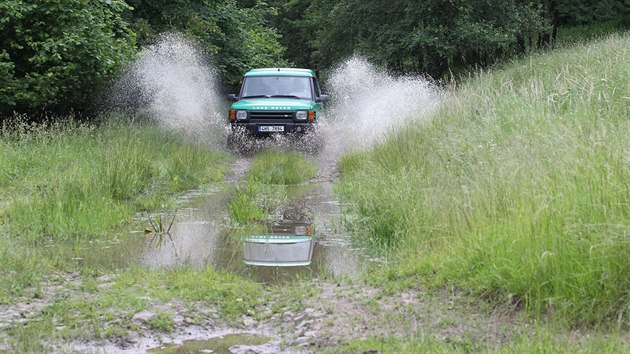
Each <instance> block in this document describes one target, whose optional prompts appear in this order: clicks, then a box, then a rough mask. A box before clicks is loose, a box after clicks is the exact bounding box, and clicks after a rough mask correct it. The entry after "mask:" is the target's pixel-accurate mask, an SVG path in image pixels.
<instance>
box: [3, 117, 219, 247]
mask: <svg viewBox="0 0 630 354" xmlns="http://www.w3.org/2000/svg"><path fill="white" fill-rule="evenodd" d="M0 149H1V150H2V159H1V160H0V167H1V172H0V195H1V196H2V200H3V203H2V204H0V221H2V222H3V223H4V227H5V228H7V229H8V230H11V234H13V235H15V236H16V237H21V238H26V239H30V240H37V239H39V240H41V239H42V238H47V237H50V238H70V237H72V236H77V237H85V236H88V237H89V236H95V235H101V234H103V233H104V232H106V231H107V230H109V229H110V228H111V227H112V226H114V225H117V224H120V223H123V222H125V221H126V220H128V219H129V217H130V215H131V213H133V212H134V211H138V210H140V209H142V208H144V207H153V208H155V207H156V205H151V204H150V203H146V200H147V199H150V200H152V196H155V195H164V194H167V193H172V192H174V191H180V190H183V189H187V188H191V187H193V186H196V185H199V184H201V183H204V182H208V181H211V180H217V179H220V178H221V176H222V172H223V171H224V168H225V167H224V166H220V164H221V161H222V157H221V156H220V155H218V154H216V153H213V152H210V151H208V150H206V149H204V148H202V147H199V146H194V145H191V144H188V143H186V142H185V141H183V139H181V138H180V137H176V136H173V135H170V134H168V133H166V132H164V131H161V130H159V129H158V128H156V127H154V126H150V125H131V124H129V123H122V122H116V123H108V124H105V125H103V126H101V127H93V126H89V125H81V124H76V123H72V122H66V123H56V124H54V125H52V126H47V125H45V124H44V125H16V126H13V127H10V128H7V129H6V130H5V131H4V132H3V134H2V135H1V136H0Z"/></svg>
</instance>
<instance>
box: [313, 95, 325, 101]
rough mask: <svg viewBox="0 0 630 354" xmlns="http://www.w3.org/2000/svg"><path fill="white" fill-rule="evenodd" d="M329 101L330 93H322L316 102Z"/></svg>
mask: <svg viewBox="0 0 630 354" xmlns="http://www.w3.org/2000/svg"><path fill="white" fill-rule="evenodd" d="M326 101H328V95H324V94H321V95H319V97H317V98H315V102H326Z"/></svg>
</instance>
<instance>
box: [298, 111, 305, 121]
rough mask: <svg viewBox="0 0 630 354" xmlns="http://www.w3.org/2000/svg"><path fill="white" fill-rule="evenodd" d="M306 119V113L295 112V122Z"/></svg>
mask: <svg viewBox="0 0 630 354" xmlns="http://www.w3.org/2000/svg"><path fill="white" fill-rule="evenodd" d="M307 117H308V113H306V111H297V112H295V119H297V120H306V118H307Z"/></svg>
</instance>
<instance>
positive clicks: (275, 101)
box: [230, 98, 317, 111]
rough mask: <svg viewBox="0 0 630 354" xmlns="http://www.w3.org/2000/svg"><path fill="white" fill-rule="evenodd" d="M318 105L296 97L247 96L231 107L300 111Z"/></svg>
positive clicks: (252, 109)
mask: <svg viewBox="0 0 630 354" xmlns="http://www.w3.org/2000/svg"><path fill="white" fill-rule="evenodd" d="M316 107H317V104H316V103H315V102H313V101H310V100H299V99H295V98H246V99H242V100H240V101H237V102H234V103H233V104H232V106H231V107H230V108H231V109H237V110H245V111H300V110H309V109H316Z"/></svg>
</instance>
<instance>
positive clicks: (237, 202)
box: [228, 183, 267, 225]
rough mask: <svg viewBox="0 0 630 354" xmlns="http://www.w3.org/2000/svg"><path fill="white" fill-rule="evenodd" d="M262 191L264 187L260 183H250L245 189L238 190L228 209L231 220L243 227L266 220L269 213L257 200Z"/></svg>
mask: <svg viewBox="0 0 630 354" xmlns="http://www.w3.org/2000/svg"><path fill="white" fill-rule="evenodd" d="M261 189H262V186H261V185H260V184H259V183H248V184H246V185H245V186H244V187H239V188H237V189H236V193H235V195H234V197H233V198H232V200H231V201H230V205H229V209H228V210H229V213H230V220H232V221H234V222H236V223H237V224H241V225H246V224H247V223H251V222H254V223H255V222H260V221H264V220H266V219H267V211H266V210H265V209H264V208H263V206H262V205H261V204H260V201H259V200H258V199H257V196H258V195H259V194H260V191H261Z"/></svg>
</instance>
